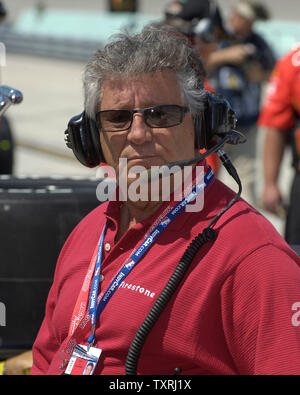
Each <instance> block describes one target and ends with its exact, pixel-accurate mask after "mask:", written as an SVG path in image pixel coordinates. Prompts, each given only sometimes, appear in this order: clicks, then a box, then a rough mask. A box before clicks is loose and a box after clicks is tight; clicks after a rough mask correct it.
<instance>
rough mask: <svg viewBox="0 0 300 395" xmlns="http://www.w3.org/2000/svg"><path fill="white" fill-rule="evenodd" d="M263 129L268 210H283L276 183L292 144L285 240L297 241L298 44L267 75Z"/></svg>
mask: <svg viewBox="0 0 300 395" xmlns="http://www.w3.org/2000/svg"><path fill="white" fill-rule="evenodd" d="M258 122H259V125H260V126H263V127H265V128H266V135H265V142H264V150H263V165H264V184H263V191H262V196H261V199H262V205H263V208H264V209H265V210H267V211H269V212H271V213H275V214H276V213H279V212H280V210H281V209H282V205H283V199H282V193H281V191H280V189H279V185H278V177H279V172H280V169H281V163H282V159H283V154H284V150H285V147H286V145H287V144H291V146H292V153H293V167H294V170H295V175H294V179H293V183H292V189H291V193H290V202H289V208H288V213H287V220H286V229H285V239H286V241H287V242H288V243H289V244H292V245H296V244H297V245H299V244H300V206H299V199H300V46H298V47H296V48H294V49H293V50H291V51H290V52H289V53H288V54H286V55H285V56H283V57H282V58H281V59H280V60H279V61H278V62H277V64H276V66H275V69H274V71H273V73H272V76H271V78H270V82H269V86H268V90H267V94H266V100H265V102H264V103H263V106H262V111H261V114H260V117H259V121H258Z"/></svg>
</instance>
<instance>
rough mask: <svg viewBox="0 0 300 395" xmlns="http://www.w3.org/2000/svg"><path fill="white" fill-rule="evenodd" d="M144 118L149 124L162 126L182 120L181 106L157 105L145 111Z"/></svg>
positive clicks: (156, 126)
mask: <svg viewBox="0 0 300 395" xmlns="http://www.w3.org/2000/svg"><path fill="white" fill-rule="evenodd" d="M145 120H146V122H147V123H148V125H149V126H152V127H154V128H164V127H170V126H175V125H178V124H179V123H181V122H182V108H181V107H178V106H158V107H153V108H149V109H148V110H146V111H145Z"/></svg>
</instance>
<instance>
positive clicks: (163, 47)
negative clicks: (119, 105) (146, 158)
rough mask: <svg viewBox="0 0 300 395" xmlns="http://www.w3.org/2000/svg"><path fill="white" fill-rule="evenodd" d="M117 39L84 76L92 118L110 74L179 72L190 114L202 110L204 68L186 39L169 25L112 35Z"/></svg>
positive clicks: (88, 65) (100, 52)
mask: <svg viewBox="0 0 300 395" xmlns="http://www.w3.org/2000/svg"><path fill="white" fill-rule="evenodd" d="M113 37H114V38H115V40H113V41H112V42H110V43H109V44H107V45H106V46H105V47H104V49H102V50H98V51H97V52H96V53H95V54H94V56H93V57H92V58H91V60H90V61H89V63H88V64H87V66H86V68H85V71H84V75H83V88H84V106H85V111H86V113H87V115H88V116H89V117H91V118H92V119H95V114H96V112H97V111H99V106H100V105H101V86H102V82H103V80H104V79H105V77H106V76H107V75H111V74H115V75H123V76H124V77H126V76H128V75H129V74H146V73H153V72H156V71H161V70H165V69H168V70H172V71H174V72H175V73H176V75H177V78H178V82H179V84H180V86H181V89H182V94H183V99H184V101H185V104H186V105H187V106H188V107H189V109H190V111H191V114H192V115H193V114H197V113H199V112H200V111H201V110H202V109H203V101H204V99H205V96H206V94H205V90H204V88H203V80H204V77H205V72H204V67H203V64H202V61H201V59H200V58H199V56H198V55H197V53H196V51H195V50H194V49H193V48H192V47H191V46H190V45H189V43H188V41H187V39H186V38H185V37H184V36H183V35H181V33H178V31H177V30H175V29H174V28H172V27H170V26H158V25H148V26H146V27H145V28H144V29H143V30H142V32H141V33H139V34H135V35H130V34H128V33H122V34H118V35H117V36H113Z"/></svg>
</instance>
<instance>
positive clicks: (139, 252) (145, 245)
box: [88, 169, 214, 346]
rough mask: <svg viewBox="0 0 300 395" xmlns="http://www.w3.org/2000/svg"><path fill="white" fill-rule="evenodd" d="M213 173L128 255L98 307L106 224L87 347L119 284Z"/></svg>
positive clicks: (197, 193)
mask: <svg viewBox="0 0 300 395" xmlns="http://www.w3.org/2000/svg"><path fill="white" fill-rule="evenodd" d="M213 178H214V173H213V171H212V170H211V169H210V170H209V171H208V172H207V174H206V175H205V176H204V183H203V184H197V185H195V186H194V187H193V189H192V191H191V192H190V193H189V194H188V195H187V196H185V197H184V198H183V199H182V200H181V202H179V203H178V204H177V205H176V206H174V207H173V208H172V209H170V211H169V213H168V214H167V215H166V216H165V217H164V218H163V219H162V220H161V221H160V222H159V224H158V225H157V226H156V227H155V228H154V229H153V230H152V231H151V232H150V233H149V234H148V235H147V236H146V237H145V239H144V240H143V242H142V243H141V244H140V245H139V246H138V248H136V249H135V250H134V252H133V253H132V254H131V255H130V257H129V258H128V259H127V260H126V262H125V264H124V265H123V267H122V268H121V269H120V271H119V272H118V273H117V275H116V276H115V277H114V279H113V280H112V281H111V283H110V285H109V286H108V288H107V290H106V291H105V292H104V294H103V295H102V297H101V299H100V301H99V303H98V306H97V305H96V304H97V303H96V301H97V296H98V290H99V283H100V272H101V262H102V251H103V243H104V234H105V229H106V224H107V222H106V223H105V225H104V228H103V230H102V234H101V238H100V241H99V248H98V253H97V261H96V265H95V272H94V279H93V284H92V288H91V294H90V302H89V314H90V317H91V324H92V333H91V335H90V337H89V339H88V343H89V346H90V345H91V344H93V343H94V341H95V326H96V322H97V320H98V318H99V316H100V314H101V313H102V311H103V309H104V308H105V306H106V305H107V303H108V302H109V301H110V299H111V297H112V296H113V294H114V293H115V292H116V290H117V289H118V287H119V285H120V283H121V282H122V281H123V280H124V279H125V278H126V277H127V276H128V274H129V273H130V272H131V270H132V269H133V268H134V266H135V265H136V264H137V263H138V261H139V260H140V259H141V258H142V256H143V255H144V254H145V252H146V251H147V250H148V249H149V248H150V247H151V246H152V244H153V243H154V241H155V240H156V238H157V237H158V236H159V235H160V234H161V233H162V232H163V231H164V230H165V229H166V227H167V226H168V225H169V224H170V223H171V222H172V221H173V220H174V219H175V218H176V217H177V215H179V214H180V213H181V212H182V211H183V210H184V209H185V207H186V206H187V205H188V204H190V203H192V202H193V201H194V200H195V199H196V198H197V196H198V195H199V194H200V192H202V191H203V190H204V189H205V187H206V186H207V185H208V184H209V183H210V182H211V181H212V180H213Z"/></svg>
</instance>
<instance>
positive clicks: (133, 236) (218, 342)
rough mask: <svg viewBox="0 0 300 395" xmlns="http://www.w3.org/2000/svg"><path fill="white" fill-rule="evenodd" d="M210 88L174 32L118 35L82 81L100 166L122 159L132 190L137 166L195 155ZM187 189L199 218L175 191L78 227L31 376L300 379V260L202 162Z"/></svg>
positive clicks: (114, 208)
mask: <svg viewBox="0 0 300 395" xmlns="http://www.w3.org/2000/svg"><path fill="white" fill-rule="evenodd" d="M202 82H203V70H202V65H201V61H200V59H199V58H198V56H197V55H196V53H195V52H194V50H193V49H192V48H191V47H190V46H188V45H187V44H186V42H185V40H183V39H182V38H181V37H179V36H178V34H176V33H174V32H173V31H172V30H170V29H167V28H161V29H160V28H157V27H156V28H155V27H151V26H150V27H147V28H145V29H144V30H143V31H142V32H141V33H140V34H137V35H135V36H129V35H120V36H119V37H118V38H117V39H115V40H114V41H112V42H111V43H110V44H108V45H107V46H106V47H105V48H104V49H103V50H101V51H98V52H97V53H96V54H95V56H94V58H93V59H92V60H91V62H90V63H89V64H88V66H87V68H86V72H85V77H84V87H85V113H86V115H87V116H88V117H89V118H90V120H91V122H94V125H96V126H97V127H96V129H94V131H92V133H94V136H93V138H92V139H91V141H92V140H93V141H94V142H95V146H94V153H93V155H92V156H93V157H94V158H95V157H96V159H95V160H94V165H96V164H97V161H98V162H101V161H105V162H106V163H107V164H109V165H110V166H112V167H113V169H114V171H115V173H116V176H117V178H119V176H120V175H122V174H123V169H121V165H120V159H122V160H126V162H127V170H128V171H127V172H125V176H126V177H128V179H127V181H128V184H127V185H128V190H129V188H130V186H132V185H133V183H134V182H136V181H137V180H139V177H138V176H135V177H134V178H133V179H131V178H130V174H129V173H130V172H133V169H134V167H136V166H137V165H139V166H140V167H143V168H144V169H145V172H146V174H147V171H148V173H149V172H150V170H152V169H153V168H154V167H156V168H157V167H158V166H160V165H164V164H166V163H173V162H175V163H178V162H180V161H184V160H191V159H193V158H195V156H196V155H197V152H198V149H199V144H198V143H199V137H201V136H199V133H200V135H201V134H202V133H204V132H205V131H204V130H203V129H202V128H201V127H199V123H198V122H196V120H197V119H198V118H199V117H200V118H201V114H202V113H203V111H204V101H205V100H206V92H205V91H204V90H203V84H202ZM81 132H82V133H81V137H82V136H84V133H83V132H84V131H83V130H81ZM90 132H91V131H89V132H88V131H87V130H86V133H90ZM96 140H97V141H96ZM91 141H90V143H91ZM91 144H92V143H91ZM73 149H74V150H76V149H77V148H76V147H75V146H73ZM97 155H98V159H97ZM88 159H90V156H89V158H88ZM198 167H202V168H203V169H204V177H203V179H202V178H201V179H200V181H199V180H197V176H196V174H197V172H196V170H197V168H198ZM183 171H184V169H183V170H182V172H183ZM145 172H144V174H145ZM149 174H150V173H149ZM140 178H143V177H142V173H141V176H140ZM171 178H172V180H174V179H175V174H174V175H173V176H172V177H171ZM163 179H164V176H163V177H162V178H161V179H160V181H161V182H162V181H163ZM145 180H146V181H145ZM145 180H144V182H146V183H148V180H147V177H146V178H145ZM190 181H191V185H190V186H191V188H192V193H194V194H196V195H197V193H199V194H203V195H204V196H203V198H204V204H203V207H202V210H199V211H196V210H194V212H193V210H190V211H188V210H185V208H186V207H188V205H189V204H192V202H191V200H192V199H191V198H190V197H191V195H190V192H189V191H190V190H188V192H187V193H188V195H187V196H184V197H183V198H182V200H180V199H179V200H177V199H175V192H176V190H175V187H173V185H175V184H174V183H172V182H170V185H171V190H170V196H169V198H168V199H167V200H164V199H162V194H161V193H158V194H157V195H156V196H155V198H154V199H152V200H150V199H148V200H147V199H144V200H143V199H134V198H131V197H130V196H129V195H128V196H129V197H128V198H127V199H110V200H109V201H107V202H105V203H103V204H101V205H100V206H99V207H98V208H97V209H96V210H94V211H93V212H91V213H90V214H89V215H88V216H87V217H86V218H85V219H84V220H83V221H82V222H81V223H80V224H79V225H78V226H77V227H76V228H75V230H74V231H73V232H72V234H71V235H70V237H69V239H68V240H67V242H66V244H65V246H64V248H63V250H62V252H61V254H60V257H59V260H58V264H57V268H56V273H55V278H54V283H53V286H52V288H51V291H50V294H49V297H48V301H47V307H46V315H45V319H44V322H43V324H42V327H41V329H40V332H39V334H38V336H37V339H36V342H35V345H34V350H33V356H34V365H33V369H32V374H63V373H67V374H74V373H75V374H76V372H77V371H81V372H82V368H81V367H82V366H84V362H83V361H85V360H86V359H88V358H92V360H93V361H95V360H96V361H97V366H96V368H95V371H94V374H103V375H107V374H125V373H127V374H174V373H176V374H178V373H182V374H262V373H266V374H282V373H286V374H290V373H297V374H298V373H299V372H300V368H299V366H300V363H299V362H300V332H299V329H298V328H297V326H298V320H297V309H298V304H297V303H298V302H299V301H300V270H299V259H298V258H297V256H296V255H295V254H294V253H293V252H292V251H291V250H290V249H289V247H288V246H287V244H286V243H285V241H284V240H283V239H282V238H281V237H280V236H279V235H278V233H277V232H276V231H275V230H274V229H273V227H272V226H271V225H270V224H269V223H268V222H267V221H266V220H265V219H264V218H263V217H262V216H261V215H260V214H259V213H258V212H256V211H255V210H254V209H253V208H251V207H250V206H249V205H248V204H247V203H246V202H245V201H243V200H241V199H239V200H238V201H237V202H236V203H235V204H234V205H231V206H230V205H229V203H230V202H231V201H232V199H233V197H234V196H235V194H234V192H233V191H231V190H230V189H228V188H227V187H226V186H225V185H223V184H222V183H221V182H220V181H218V180H217V179H216V178H214V177H213V176H212V174H211V171H210V169H209V168H207V166H206V164H205V161H201V162H199V163H197V166H196V167H194V168H193V178H192V177H191V180H190ZM198 181H199V183H198ZM161 182H160V183H159V186H160V185H161ZM151 185H153V184H151V180H150V181H149V186H150V187H151ZM188 185H189V184H188ZM199 185H200V186H201V187H198V186H199ZM123 192H124V191H123ZM196 192H197V193H196ZM150 195H151V196H153V195H152V194H150ZM117 197H120V195H118V196H117ZM225 207H227V208H228V209H227V211H225V212H223V211H222V210H223V209H224V208H225ZM221 213H223V215H221ZM213 219H214V220H213ZM192 240H196V244H195V243H194V241H193V242H192V243H191V241H192ZM191 244H192V249H193V251H190V247H189V246H190V245H191ZM187 248H188V253H187V254H185V251H186V249H187ZM187 261H189V264H188V266H184V265H185V263H186V262H187ZM183 266H184V269H182V267H183ZM178 272H180V273H178ZM170 278H171V281H169V279H170ZM166 290H167V295H166V292H165V291H166ZM150 310H151V314H150V316H149V315H148V313H149V311H150ZM141 325H142V326H143V328H142V334H141V336H137V337H136V336H135V335H136V333H137V332H139V331H140V329H139V328H140V326H141ZM139 333H140V332H139ZM141 339H142V340H141Z"/></svg>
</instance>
